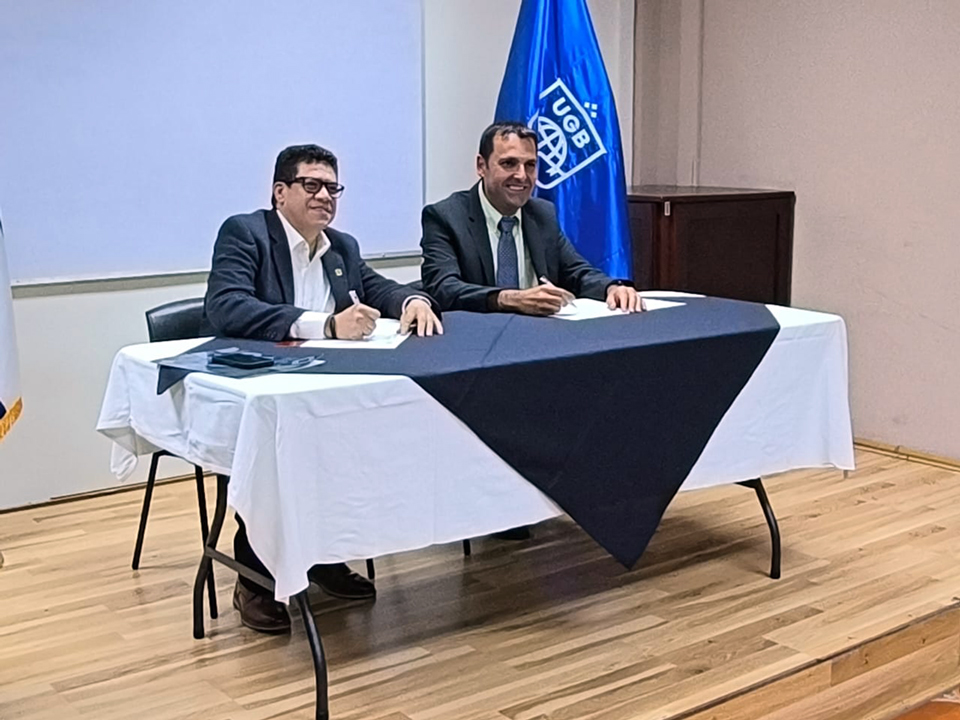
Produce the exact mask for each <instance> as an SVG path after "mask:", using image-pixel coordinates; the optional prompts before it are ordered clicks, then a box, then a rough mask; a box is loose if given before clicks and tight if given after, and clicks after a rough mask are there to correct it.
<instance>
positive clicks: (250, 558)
mask: <svg viewBox="0 0 960 720" xmlns="http://www.w3.org/2000/svg"><path fill="white" fill-rule="evenodd" d="M236 517H237V534H236V535H234V536H233V558H234V559H235V560H236V561H237V562H238V563H242V564H244V565H246V566H247V567H248V568H250V569H251V570H256V571H257V572H258V573H260V574H261V575H264V576H266V577H268V578H270V579H271V580H272V579H273V575H271V574H270V571H269V570H267V568H266V567H265V566H264V564H263V563H262V562H260V558H258V557H257V554H256V553H255V552H254V551H253V548H252V547H250V541H249V540H247V526H246V525H244V524H243V520H241V519H240V516H239V515H237V516H236ZM239 580H240V584H241V585H243V586H244V587H245V588H247V590H250V591H252V592H255V593H259V594H261V595H270V596H273V592H272V591H270V590H267V589H266V588H265V587H263V586H262V585H258V584H257V583H255V582H254V581H253V580H248V579H247V578H245V577H244V576H243V575H241V576H240V577H239Z"/></svg>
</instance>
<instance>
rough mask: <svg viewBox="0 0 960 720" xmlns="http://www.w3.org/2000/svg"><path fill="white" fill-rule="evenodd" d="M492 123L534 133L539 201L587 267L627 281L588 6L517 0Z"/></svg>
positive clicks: (611, 111)
mask: <svg viewBox="0 0 960 720" xmlns="http://www.w3.org/2000/svg"><path fill="white" fill-rule="evenodd" d="M494 121H495V122H502V121H512V122H526V123H527V124H528V125H529V126H530V127H531V128H533V130H535V131H536V133H537V165H538V168H537V188H536V193H537V196H538V197H540V198H543V199H544V200H549V201H550V202H552V203H553V204H554V205H555V206H556V208H557V219H558V220H559V222H560V228H561V229H562V230H563V232H564V234H565V235H567V236H568V237H569V238H570V240H571V242H573V244H574V246H575V247H576V248H577V250H578V251H579V252H580V254H581V255H583V256H584V258H586V260H587V261H588V262H589V263H590V264H591V265H593V266H594V267H598V268H600V269H601V270H603V271H604V272H606V273H607V274H608V275H610V276H611V277H614V278H629V277H630V276H631V274H632V264H633V258H632V253H631V249H630V227H629V221H628V217H627V184H626V181H625V178H624V170H623V151H622V149H621V142H620V124H619V122H618V121H617V108H616V103H615V102H614V98H613V91H612V90H611V89H610V80H609V78H608V77H607V71H606V69H605V68H604V66H603V58H602V57H601V56H600V46H599V44H598V43H597V37H596V34H595V33H594V32H593V23H592V22H591V21H590V12H589V10H588V9H587V2H586V0H523V2H522V3H521V4H520V13H519V15H518V16H517V29H516V31H515V32H514V34H513V44H512V45H511V46H510V57H509V58H507V68H506V70H505V71H504V73H503V83H502V84H501V86H500V95H499V97H498V98H497V109H496V112H495V113H494Z"/></svg>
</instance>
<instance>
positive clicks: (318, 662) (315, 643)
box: [293, 590, 330, 720]
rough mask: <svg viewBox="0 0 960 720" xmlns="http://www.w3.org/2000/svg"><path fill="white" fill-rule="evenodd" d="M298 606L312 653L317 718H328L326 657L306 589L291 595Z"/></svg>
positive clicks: (319, 719) (321, 719)
mask: <svg viewBox="0 0 960 720" xmlns="http://www.w3.org/2000/svg"><path fill="white" fill-rule="evenodd" d="M293 599H294V600H295V601H296V603H297V606H298V607H299V608H300V617H301V618H302V619H303V628H304V630H306V632H307V642H308V643H309V644H310V654H311V655H313V672H314V675H315V680H316V687H317V720H329V718H330V710H329V706H328V698H327V659H326V656H325V655H324V653H323V643H322V642H320V633H319V631H318V630H317V621H316V619H315V618H314V617H313V610H311V609H310V600H309V599H308V598H307V591H306V590H304V591H302V592H298V593H297V594H296V595H294V596H293Z"/></svg>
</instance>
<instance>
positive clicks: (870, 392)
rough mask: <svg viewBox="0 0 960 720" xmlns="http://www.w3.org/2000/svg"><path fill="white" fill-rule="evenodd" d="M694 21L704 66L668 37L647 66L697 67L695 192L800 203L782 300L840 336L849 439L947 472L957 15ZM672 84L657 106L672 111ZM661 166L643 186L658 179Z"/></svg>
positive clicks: (847, 7)
mask: <svg viewBox="0 0 960 720" xmlns="http://www.w3.org/2000/svg"><path fill="white" fill-rule="evenodd" d="M653 2H655V0H641V2H640V7H643V6H645V5H649V4H651V3H653ZM682 2H683V3H686V4H687V5H688V6H689V7H691V10H692V12H693V13H694V14H699V7H700V3H699V2H698V1H696V0H694V2H691V0H682ZM657 4H659V5H661V6H662V7H660V8H659V11H660V12H661V13H668V10H667V6H668V5H670V4H671V2H670V0H663V1H662V2H658V3H657ZM702 8H703V17H702V57H701V56H699V53H700V49H701V43H700V42H699V38H698V37H694V38H693V39H692V40H691V38H690V35H689V34H688V35H687V42H686V43H684V42H683V33H682V31H680V30H676V29H674V30H671V29H670V28H667V30H666V31H665V35H666V37H667V40H668V42H666V43H665V44H664V45H663V46H661V47H660V48H659V49H658V51H659V52H660V53H661V55H660V57H659V61H660V62H661V63H664V62H665V60H664V55H663V53H664V52H666V53H667V54H668V55H669V52H670V51H669V48H674V50H673V51H672V52H674V53H677V54H679V56H677V55H676V54H675V55H673V56H671V57H670V62H673V63H675V64H678V65H683V66H686V67H691V66H694V67H695V66H696V65H697V63H699V62H700V61H701V60H702V67H703V80H702V96H701V102H702V123H700V124H699V127H697V126H695V127H694V128H693V130H692V131H691V130H689V129H688V130H687V131H686V134H687V139H688V140H689V137H690V136H691V132H692V136H693V137H696V135H697V133H698V132H699V134H700V141H699V157H698V159H699V175H700V182H701V183H702V184H704V185H727V186H735V187H736V186H739V187H775V188H789V189H795V190H796V194H797V206H796V223H795V233H794V248H795V249H794V266H793V300H794V304H796V305H799V306H807V307H812V308H818V309H824V310H829V311H833V312H837V313H839V314H841V315H843V316H844V318H845V319H846V321H847V324H848V328H849V333H850V350H851V353H850V369H851V391H852V395H851V400H852V410H853V418H854V426H855V432H856V434H857V435H858V436H860V437H865V438H869V439H873V440H880V441H882V442H886V443H890V444H894V445H904V446H907V447H911V448H915V449H920V450H924V451H927V452H932V453H935V454H940V455H945V456H950V457H955V458H956V457H960V433H958V432H957V428H958V427H960V381H958V380H957V373H956V358H957V357H958V356H960V323H958V321H957V308H958V307H960V283H958V282H957V279H956V275H957V267H958V264H960V247H958V242H957V241H958V228H960V203H958V202H957V199H956V198H957V194H958V190H957V188H958V187H960V3H958V2H956V1H955V0H928V1H927V2H922V3H921V2H906V1H904V0H870V1H869V2H868V1H866V0H764V1H763V2H756V0H704V2H703V4H702ZM698 19H699V18H698ZM664 27H665V24H663V23H661V26H660V29H661V30H663V29H664ZM677 33H679V35H678V34H677ZM652 44H653V43H652V41H650V42H648V45H652ZM648 54H649V53H647V52H646V51H644V50H643V46H641V53H640V55H641V56H642V57H638V62H640V63H641V67H640V70H641V72H642V70H643V67H642V60H643V58H644V57H646V56H647V55H648ZM651 63H652V61H651ZM648 71H649V67H648ZM648 74H650V73H649V72H648ZM677 84H678V83H674V84H673V85H670V84H669V83H667V89H666V91H664V89H663V86H662V85H661V86H660V88H659V89H660V90H661V92H666V93H667V94H668V95H670V93H673V95H672V97H674V98H675V102H674V106H682V105H683V102H682V101H680V100H677V99H676V98H678V97H679V93H678V91H677V89H676V87H677ZM637 102H638V103H639V104H640V106H641V107H643V106H644V104H645V103H646V102H647V96H646V93H645V92H644V95H643V96H642V97H638V98H637ZM696 111H697V107H696V103H694V105H693V107H692V109H691V107H690V105H689V103H688V104H687V106H686V108H685V109H684V108H683V107H681V108H680V109H679V110H678V111H677V112H678V113H685V115H686V116H687V117H689V114H690V113H691V112H696ZM646 120H647V119H646V117H644V123H646ZM658 120H659V121H661V122H666V123H667V124H668V125H669V123H671V122H672V123H674V124H676V125H678V126H680V125H681V124H682V122H683V121H684V118H682V117H676V116H675V117H673V118H672V120H671V119H670V118H667V119H666V120H664V119H663V118H658ZM651 122H652V121H651ZM644 130H645V132H644V133H642V134H641V137H643V138H647V137H648V135H649V134H650V132H652V131H650V130H649V129H648V128H647V129H644ZM688 146H689V143H688ZM683 154H684V153H683V151H682V150H676V151H674V154H673V157H674V158H676V166H677V167H680V168H682V167H684V166H685V165H686V163H685V162H684V158H683V157H682V156H683ZM694 155H696V152H695V153H694ZM688 157H689V155H688ZM644 160H646V155H644ZM663 164H664V163H661V167H656V166H651V167H650V168H646V170H648V171H650V172H652V173H653V174H655V175H659V178H658V179H661V180H662V179H664V174H663V167H662V165H663ZM665 164H666V165H669V164H670V163H669V161H668V162H667V163H665ZM635 174H636V173H635ZM643 174H644V170H641V175H643Z"/></svg>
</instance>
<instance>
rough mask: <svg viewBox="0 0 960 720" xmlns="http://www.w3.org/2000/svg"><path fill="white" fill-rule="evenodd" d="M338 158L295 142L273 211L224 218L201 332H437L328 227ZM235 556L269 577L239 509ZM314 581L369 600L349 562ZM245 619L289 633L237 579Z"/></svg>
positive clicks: (255, 588) (276, 612)
mask: <svg viewBox="0 0 960 720" xmlns="http://www.w3.org/2000/svg"><path fill="white" fill-rule="evenodd" d="M343 190H344V188H343V185H341V184H340V183H339V182H338V170H337V158H336V157H335V156H334V154H333V153H332V152H330V151H329V150H326V149H324V148H322V147H319V146H317V145H296V146H293V147H288V148H286V149H285V150H283V151H282V152H281V153H280V155H279V156H278V157H277V163H276V167H275V169H274V176H273V195H272V205H273V208H272V209H270V210H257V211H256V212H253V213H250V214H248V215H235V216H233V217H231V218H228V219H227V221H226V222H224V223H223V226H222V227H221V228H220V233H219V235H218V237H217V242H216V245H215V247H214V251H213V264H212V268H211V270H210V277H209V279H208V281H207V295H206V301H205V306H204V323H203V324H204V326H205V327H204V330H205V332H207V333H211V334H216V335H219V336H226V337H236V338H254V339H262V340H273V341H281V340H286V339H290V338H302V339H315V338H337V339H344V340H360V339H362V338H363V337H365V336H367V335H369V334H370V333H372V332H373V330H374V326H375V323H376V320H377V318H379V317H380V316H381V315H385V316H387V317H393V318H399V319H400V329H401V331H402V332H407V331H412V330H415V331H416V332H417V334H418V335H420V336H426V335H433V334H434V333H442V332H443V328H442V327H441V325H440V320H439V318H438V317H437V314H436V313H435V312H434V309H435V306H434V303H433V300H432V299H431V298H430V297H429V296H427V295H425V294H424V293H418V292H415V291H414V290H412V289H411V288H409V287H407V286H404V285H400V284H399V283H396V282H394V281H393V280H389V279H387V278H385V277H383V276H381V275H379V274H377V273H376V272H375V271H374V270H372V269H371V268H370V267H368V266H367V264H366V263H365V262H364V261H363V260H362V259H361V257H360V248H359V246H358V245H357V241H356V240H355V239H354V238H353V237H352V236H350V235H348V234H346V233H343V232H340V231H338V230H334V229H333V228H331V227H330V223H331V222H333V219H334V217H335V216H336V212H337V199H338V198H339V197H340V195H341V194H343ZM237 523H238V525H239V528H238V530H237V534H236V536H235V537H234V555H235V557H236V559H237V560H238V561H240V562H241V563H243V564H245V565H247V566H249V567H251V568H253V569H254V570H257V571H258V572H260V573H261V574H263V575H266V576H268V577H269V572H268V571H267V569H266V568H265V567H264V566H263V563H262V562H260V560H259V558H257V556H256V554H255V553H254V552H253V549H252V548H251V547H250V543H249V542H248V540H247V534H246V527H245V526H244V524H243V520H242V519H241V518H240V517H239V516H238V517H237ZM308 575H309V577H310V580H311V581H313V582H314V583H316V584H317V585H319V586H320V587H321V588H323V590H324V591H325V592H327V593H328V594H330V595H333V596H335V597H341V598H348V599H361V598H372V597H374V595H375V590H374V587H373V584H372V583H371V582H370V581H369V580H367V579H365V578H363V577H361V576H360V575H358V574H357V573H355V572H352V571H351V570H350V569H349V568H348V567H347V566H346V565H345V564H343V563H339V564H336V565H315V566H314V567H313V568H311V570H310V572H309V573H308ZM233 604H234V607H236V608H237V610H238V611H239V612H240V619H241V622H243V624H244V625H246V626H247V627H250V628H253V629H254V630H259V631H261V632H268V633H283V632H289V631H290V617H289V615H288V614H287V610H286V607H285V606H284V605H283V604H282V603H278V602H276V601H275V600H274V599H273V597H272V595H271V594H270V593H269V592H268V591H267V590H266V589H265V588H263V587H261V586H259V585H257V584H256V583H254V582H253V581H251V580H247V579H246V578H240V579H239V580H238V582H237V586H236V589H235V591H234V597H233Z"/></svg>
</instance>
